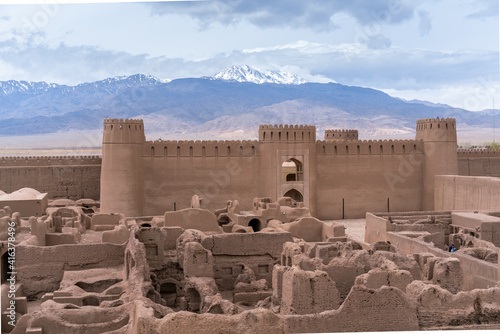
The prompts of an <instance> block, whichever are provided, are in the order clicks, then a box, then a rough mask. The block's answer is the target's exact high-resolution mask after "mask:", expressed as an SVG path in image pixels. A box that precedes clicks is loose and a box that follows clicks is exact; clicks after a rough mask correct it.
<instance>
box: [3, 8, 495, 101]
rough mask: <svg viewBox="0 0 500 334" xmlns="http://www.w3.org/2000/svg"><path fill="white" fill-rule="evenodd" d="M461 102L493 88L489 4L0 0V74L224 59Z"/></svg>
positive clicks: (216, 66)
mask: <svg viewBox="0 0 500 334" xmlns="http://www.w3.org/2000/svg"><path fill="white" fill-rule="evenodd" d="M237 64H247V65H250V66H253V67H256V68H258V69H262V70H285V71H289V72H293V73H295V74H297V75H299V76H301V77H303V78H304V79H306V80H309V81H318V82H328V81H336V82H339V83H342V84H346V85H358V86H366V87H372V88H377V89H382V90H384V91H386V92H388V93H390V94H391V95H393V96H400V97H403V98H409V99H411V98H419V99H427V100H430V101H433V102H441V103H448V104H451V105H453V106H457V107H463V108H467V109H471V110H480V109H484V108H491V107H492V102H493V97H494V96H497V99H496V100H497V102H496V107H497V108H498V107H500V94H499V93H500V84H499V10H498V1H497V0H399V1H396V0H350V1H348V0H308V1H305V0H274V1H273V0H216V1H199V2H165V3H118V4H109V3H108V4H67V5H61V4H53V5H0V80H9V79H16V80H29V81H42V80H43V81H48V82H55V83H63V84H78V83H81V82H88V81H95V80H100V79H104V78H106V77H110V76H118V75H130V74H135V73H145V74H152V75H155V76H157V77H160V78H163V79H175V78H180V77H200V76H206V75H212V74H215V73H216V72H218V71H221V70H223V69H225V68H228V67H230V66H231V65H237Z"/></svg>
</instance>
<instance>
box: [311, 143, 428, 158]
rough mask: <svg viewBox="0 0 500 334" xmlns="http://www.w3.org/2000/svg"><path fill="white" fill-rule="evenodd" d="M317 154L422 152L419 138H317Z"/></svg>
mask: <svg viewBox="0 0 500 334" xmlns="http://www.w3.org/2000/svg"><path fill="white" fill-rule="evenodd" d="M316 145H317V146H316V150H317V152H318V155H321V154H322V155H391V154H419V153H423V150H424V143H423V141H421V140H346V141H332V140H318V141H317V142H316Z"/></svg>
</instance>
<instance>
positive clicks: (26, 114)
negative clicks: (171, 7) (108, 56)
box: [0, 66, 500, 146]
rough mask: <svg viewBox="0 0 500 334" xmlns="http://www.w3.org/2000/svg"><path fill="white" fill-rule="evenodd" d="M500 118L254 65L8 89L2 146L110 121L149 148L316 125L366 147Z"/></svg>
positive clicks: (1, 116)
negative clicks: (140, 122)
mask: <svg viewBox="0 0 500 334" xmlns="http://www.w3.org/2000/svg"><path fill="white" fill-rule="evenodd" d="M499 115H500V111H499V110H488V111H485V112H471V111H468V110H464V109H459V108H453V107H450V106H448V105H444V104H434V103H430V102H426V101H418V100H412V101H405V100H403V99H400V98H395V97H391V96H389V95H387V94H385V93H383V92H381V91H378V90H375V89H370V88H362V87H351V86H345V85H341V84H339V83H333V82H332V83H326V84H321V83H312V82H306V81H305V80H303V79H302V78H300V77H298V76H296V75H294V74H291V73H286V72H271V71H269V72H264V71H259V70H256V69H254V68H251V67H249V66H233V67H232V68H230V69H227V70H225V71H222V72H220V73H218V74H215V75H214V76H212V77H202V78H184V79H175V80H171V81H169V80H162V79H159V78H156V77H154V76H149V75H143V74H136V75H132V76H123V77H115V78H108V79H105V80H102V81H96V82H91V83H82V84H79V85H76V86H68V85H58V84H49V83H45V82H36V83H34V82H26V81H15V80H10V81H3V82H0V137H11V136H26V135H42V134H43V135H47V134H54V135H58V134H60V133H67V132H71V131H80V132H81V131H95V130H100V129H102V123H103V119H104V118H142V119H144V122H145V128H146V136H147V138H148V139H157V138H159V137H161V138H163V139H196V138H200V139H205V138H206V139H254V138H256V137H257V128H258V126H259V124H314V125H316V126H317V131H318V139H321V138H323V134H322V133H323V132H324V130H325V129H329V128H330V129H331V128H356V129H358V130H359V131H360V137H361V138H364V139H369V138H385V137H388V138H393V137H398V138H411V137H413V136H414V131H415V130H414V129H415V122H416V120H417V119H420V118H428V117H455V118H457V127H458V129H459V130H460V129H464V128H467V129H470V128H473V129H477V130H478V131H480V129H482V128H491V127H492V124H495V118H498V116H499ZM497 123H499V124H497V125H496V126H497V127H498V126H500V122H497ZM20 138H21V137H20ZM484 140H488V138H484ZM0 146H1V144H0Z"/></svg>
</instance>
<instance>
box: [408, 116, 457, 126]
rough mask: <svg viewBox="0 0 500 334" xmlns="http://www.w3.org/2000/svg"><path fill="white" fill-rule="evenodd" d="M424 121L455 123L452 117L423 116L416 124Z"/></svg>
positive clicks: (424, 122)
mask: <svg viewBox="0 0 500 334" xmlns="http://www.w3.org/2000/svg"><path fill="white" fill-rule="evenodd" d="M426 123H456V119H455V118H453V117H447V118H439V117H436V118H423V119H418V120H417V124H426Z"/></svg>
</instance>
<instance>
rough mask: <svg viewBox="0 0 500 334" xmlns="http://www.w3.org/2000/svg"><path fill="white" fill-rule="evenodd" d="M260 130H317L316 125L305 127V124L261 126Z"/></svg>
mask: <svg viewBox="0 0 500 334" xmlns="http://www.w3.org/2000/svg"><path fill="white" fill-rule="evenodd" d="M259 129H269V130H273V129H274V130H290V129H312V130H316V126H315V125H303V124H290V125H288V124H274V125H273V124H269V125H268V124H261V125H260V126H259Z"/></svg>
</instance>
